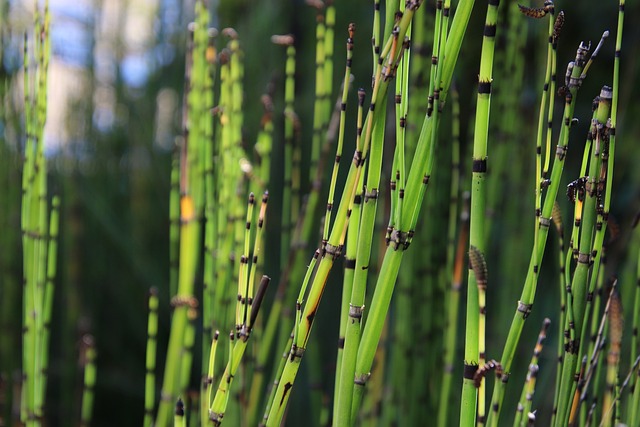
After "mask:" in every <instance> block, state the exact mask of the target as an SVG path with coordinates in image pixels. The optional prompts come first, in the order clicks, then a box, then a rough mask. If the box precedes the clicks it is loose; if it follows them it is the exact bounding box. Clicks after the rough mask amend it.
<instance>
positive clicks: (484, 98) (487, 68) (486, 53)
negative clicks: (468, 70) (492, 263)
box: [460, 0, 499, 426]
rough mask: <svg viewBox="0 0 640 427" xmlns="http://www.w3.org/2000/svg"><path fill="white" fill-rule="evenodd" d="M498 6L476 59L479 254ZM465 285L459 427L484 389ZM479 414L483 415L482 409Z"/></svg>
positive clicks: (473, 302) (474, 225) (472, 230)
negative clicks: (478, 379) (477, 381)
mask: <svg viewBox="0 0 640 427" xmlns="http://www.w3.org/2000/svg"><path fill="white" fill-rule="evenodd" d="M498 5H499V2H498V1H494V0H490V1H489V3H488V6H487V16H486V19H485V25H484V34H483V39H482V53H481V57H480V73H479V75H478V101H477V108H476V122H475V130H474V139H473V168H472V180H471V211H470V222H469V247H475V248H476V249H477V250H478V251H480V252H484V251H485V247H486V244H485V243H486V242H485V230H484V218H485V213H486V195H485V174H486V172H487V152H488V147H487V146H488V137H489V135H488V132H489V111H490V106H491V85H492V83H493V82H492V80H493V58H494V48H495V36H496V24H497V19H498ZM468 284H469V285H468V287H467V314H466V333H465V351H464V380H463V383H462V403H461V409H460V425H461V426H473V425H474V424H475V422H476V399H478V400H479V402H484V396H483V394H484V390H483V389H480V393H481V395H480V396H479V397H478V396H477V389H476V388H475V386H474V384H473V376H474V374H475V371H476V370H477V369H478V364H479V362H480V361H484V360H485V355H484V354H480V352H479V343H480V342H484V331H480V330H479V323H478V322H479V316H480V312H479V304H478V301H479V300H478V287H477V284H476V281H475V276H474V275H473V274H472V272H469V279H468ZM481 334H482V335H481ZM483 353H484V351H483ZM481 413H482V414H483V413H484V408H483V409H482V410H481ZM478 423H480V424H484V418H479V419H478Z"/></svg>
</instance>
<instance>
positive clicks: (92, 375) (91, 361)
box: [80, 335, 97, 427]
mask: <svg viewBox="0 0 640 427" xmlns="http://www.w3.org/2000/svg"><path fill="white" fill-rule="evenodd" d="M82 347H83V348H82V352H83V354H82V361H83V363H82V365H83V367H84V386H83V387H82V405H81V409H80V425H81V426H83V427H85V426H89V425H90V424H91V418H92V413H93V398H94V392H93V389H94V387H95V384H96V356H97V352H96V348H95V344H94V341H93V337H92V336H91V335H85V336H84V337H82Z"/></svg>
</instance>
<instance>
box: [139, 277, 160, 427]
mask: <svg viewBox="0 0 640 427" xmlns="http://www.w3.org/2000/svg"><path fill="white" fill-rule="evenodd" d="M147 322H148V324H147V356H146V363H145V366H146V375H145V385H144V423H143V425H144V427H151V426H152V425H153V411H154V407H155V403H156V402H155V401H156V373H155V369H156V350H157V345H158V342H157V338H158V289H157V288H151V290H150V291H149V319H148V321H147Z"/></svg>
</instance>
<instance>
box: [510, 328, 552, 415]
mask: <svg viewBox="0 0 640 427" xmlns="http://www.w3.org/2000/svg"><path fill="white" fill-rule="evenodd" d="M550 324H551V320H549V319H548V318H546V319H544V321H543V322H542V328H541V329H540V333H539V334H538V341H537V342H536V346H535V348H534V349H533V356H532V357H531V362H530V363H529V371H528V372H527V377H526V380H525V383H524V386H523V387H522V394H521V395H520V401H519V402H518V408H517V411H516V418H515V420H514V422H513V425H514V426H523V425H524V423H525V421H526V419H529V418H530V416H531V415H530V414H531V413H532V412H531V404H532V401H533V394H534V392H535V388H536V378H537V376H538V370H539V369H540V368H539V366H538V360H539V359H540V353H542V347H543V345H544V341H545V339H546V338H547V329H549V325H550ZM525 417H526V418H525Z"/></svg>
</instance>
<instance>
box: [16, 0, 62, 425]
mask: <svg viewBox="0 0 640 427" xmlns="http://www.w3.org/2000/svg"><path fill="white" fill-rule="evenodd" d="M50 20H51V18H50V13H49V5H48V2H45V4H44V12H43V13H42V14H41V13H40V11H39V9H37V10H36V14H35V17H34V27H35V28H34V29H35V38H34V40H33V43H32V45H33V56H31V50H30V49H29V46H28V44H29V43H28V41H29V37H28V35H27V33H25V35H24V62H23V70H24V79H23V80H24V108H25V131H26V143H25V152H24V166H23V171H22V205H21V216H20V222H21V228H22V251H23V283H24V286H23V320H22V323H23V341H22V350H23V352H22V388H21V390H20V394H21V396H20V421H21V422H22V423H24V424H25V425H27V426H36V425H40V423H41V419H42V417H43V416H44V396H45V391H46V378H45V374H46V370H47V367H48V359H49V358H48V351H49V349H48V345H49V331H48V328H49V324H48V322H49V321H50V319H51V310H52V303H53V275H55V270H56V268H55V267H56V265H55V263H56V254H55V251H56V248H55V239H56V237H57V234H58V221H59V219H58V218H59V216H58V213H57V208H58V205H59V201H57V200H55V201H54V204H55V205H54V206H53V208H52V209H53V212H51V213H50V212H49V210H50V208H49V203H48V199H47V197H48V194H47V165H46V160H45V156H44V138H43V137H44V126H45V122H46V118H47V87H48V79H47V75H48V68H49V59H50V56H51V42H50ZM34 65H35V66H34ZM50 216H51V218H50ZM50 250H53V252H54V253H50V252H49V251H50Z"/></svg>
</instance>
